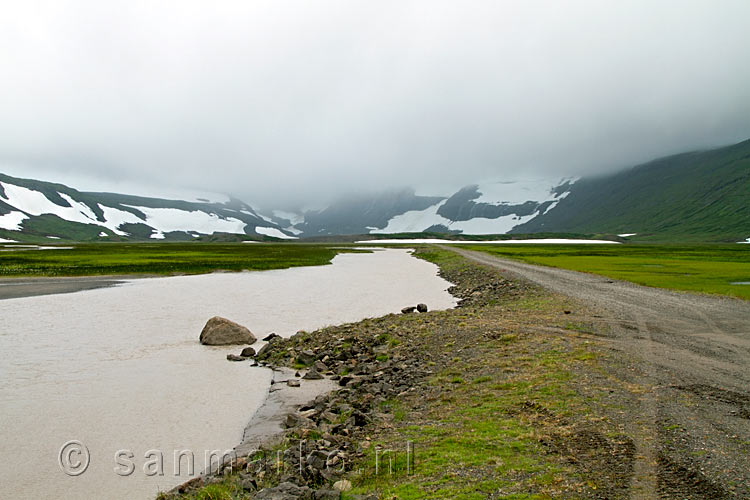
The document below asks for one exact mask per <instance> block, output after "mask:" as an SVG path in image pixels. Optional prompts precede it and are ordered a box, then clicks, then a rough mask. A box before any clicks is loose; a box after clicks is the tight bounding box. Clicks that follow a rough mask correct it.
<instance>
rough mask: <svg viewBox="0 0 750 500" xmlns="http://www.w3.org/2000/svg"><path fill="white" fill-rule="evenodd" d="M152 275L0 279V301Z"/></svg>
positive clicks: (99, 286)
mask: <svg viewBox="0 0 750 500" xmlns="http://www.w3.org/2000/svg"><path fill="white" fill-rule="evenodd" d="M152 277H153V276H152V275H122V276H71V277H60V278H28V277H24V278H0V300H3V299H18V298H21V297H35V296H39V295H54V294H58V293H74V292H81V291H83V290H94V289H96V288H106V287H110V286H115V285H119V284H121V283H124V282H125V281H126V280H133V279H138V278H152Z"/></svg>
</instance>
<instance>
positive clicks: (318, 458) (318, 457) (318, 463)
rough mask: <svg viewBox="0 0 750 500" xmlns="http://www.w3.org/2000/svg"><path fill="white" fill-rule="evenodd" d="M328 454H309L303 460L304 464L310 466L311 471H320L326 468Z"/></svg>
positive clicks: (316, 451)
mask: <svg viewBox="0 0 750 500" xmlns="http://www.w3.org/2000/svg"><path fill="white" fill-rule="evenodd" d="M327 460H328V453H326V452H324V451H320V450H315V451H313V452H311V453H310V454H309V455H307V457H306V458H305V463H306V464H307V465H309V466H311V467H312V468H313V469H318V470H322V469H325V468H326V466H327Z"/></svg>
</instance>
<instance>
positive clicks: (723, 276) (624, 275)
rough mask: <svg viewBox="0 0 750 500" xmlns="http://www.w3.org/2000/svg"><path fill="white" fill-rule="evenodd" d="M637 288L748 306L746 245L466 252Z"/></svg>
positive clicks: (749, 274)
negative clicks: (599, 277) (580, 273)
mask: <svg viewBox="0 0 750 500" xmlns="http://www.w3.org/2000/svg"><path fill="white" fill-rule="evenodd" d="M465 248H467V249H470V250H479V251H482V252H486V253H489V254H492V255H497V256H498V257H506V258H512V259H517V260H522V261H524V262H528V263H531V264H541V265H545V266H552V267H560V268H564V269H572V270H574V271H583V272H588V273H596V274H601V275H603V276H607V277H609V278H613V279H618V280H626V281H631V282H633V283H638V284H639V285H646V286H653V287H661V288H669V289H673V290H684V291H690V292H702V293H713V294H721V295H731V296H734V297H739V298H742V299H746V300H750V285H740V284H734V283H738V282H746V281H750V245H738V244H732V245H533V246H532V245H528V246H527V245H524V246H504V245H496V246H489V245H487V246H485V245H481V246H480V245H472V246H471V247H468V246H467V247H465Z"/></svg>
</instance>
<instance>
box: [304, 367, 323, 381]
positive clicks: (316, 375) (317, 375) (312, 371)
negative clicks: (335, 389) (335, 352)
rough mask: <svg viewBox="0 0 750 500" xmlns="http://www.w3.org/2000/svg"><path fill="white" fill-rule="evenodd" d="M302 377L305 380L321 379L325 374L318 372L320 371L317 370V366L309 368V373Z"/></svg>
mask: <svg viewBox="0 0 750 500" xmlns="http://www.w3.org/2000/svg"><path fill="white" fill-rule="evenodd" d="M302 378H303V379H305V380H320V379H322V378H323V375H321V374H320V373H318V371H317V370H315V368H311V369H310V370H308V372H307V373H305V375H304V376H303V377H302Z"/></svg>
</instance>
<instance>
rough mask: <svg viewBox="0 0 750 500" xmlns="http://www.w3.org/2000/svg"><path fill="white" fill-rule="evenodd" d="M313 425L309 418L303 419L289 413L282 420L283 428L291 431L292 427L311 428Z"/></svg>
mask: <svg viewBox="0 0 750 500" xmlns="http://www.w3.org/2000/svg"><path fill="white" fill-rule="evenodd" d="M312 425H314V422H313V421H312V420H310V419H309V418H305V417H303V416H301V415H297V414H296V413H290V414H289V415H287V416H286V419H285V420H284V426H285V427H286V428H287V429H291V428H294V427H306V426H312Z"/></svg>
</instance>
